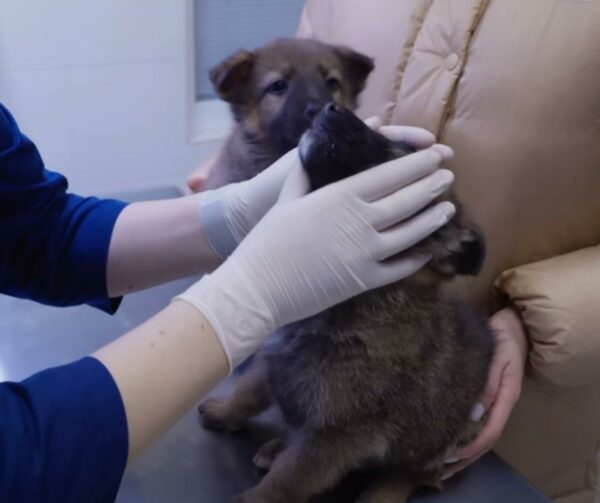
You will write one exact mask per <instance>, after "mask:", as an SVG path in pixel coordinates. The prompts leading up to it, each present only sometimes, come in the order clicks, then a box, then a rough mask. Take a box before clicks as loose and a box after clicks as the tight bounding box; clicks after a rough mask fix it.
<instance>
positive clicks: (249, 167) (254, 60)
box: [205, 39, 373, 189]
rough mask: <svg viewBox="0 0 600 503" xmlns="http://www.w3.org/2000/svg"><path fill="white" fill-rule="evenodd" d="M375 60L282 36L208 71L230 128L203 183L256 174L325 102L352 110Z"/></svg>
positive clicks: (298, 134)
mask: <svg viewBox="0 0 600 503" xmlns="http://www.w3.org/2000/svg"><path fill="white" fill-rule="evenodd" d="M372 70H373V61H372V60H371V59H370V58H368V57H367V56H364V55H362V54H360V53H357V52H355V51H353V50H351V49H348V48H346V47H340V46H331V45H327V44H322V43H320V42H317V41H315V40H301V39H281V40H277V41H275V42H273V43H271V44H269V45H266V46H264V47H261V48H260V49H257V50H256V51H253V52H250V51H239V52H237V53H236V54H234V55H233V56H231V57H229V58H228V59H226V60H225V61H223V62H222V63H221V64H220V65H218V66H217V67H215V68H214V69H212V70H211V73H210V78H211V80H212V82H213V85H214V87H215V89H216V90H217V93H218V94H219V96H220V97H221V98H222V99H223V100H225V101H227V102H228V103H229V104H230V106H231V111H232V113H233V118H234V121H235V124H234V129H233V131H232V133H231V135H230V136H229V138H228V139H227V142H226V144H225V146H224V148H223V149H222V151H221V155H220V158H219V159H218V160H217V162H216V163H215V166H216V169H214V170H213V172H212V173H211V175H210V176H209V179H208V180H207V182H206V185H205V188H208V189H211V188H215V187H219V186H221V185H225V184H227V183H231V182H237V181H241V180H246V179H247V178H248V177H249V176H254V175H256V174H257V173H259V172H260V171H262V170H263V169H265V168H266V167H268V166H269V165H271V164H272V163H273V162H274V161H276V160H277V159H278V158H279V157H281V156H282V155H283V154H285V153H286V152H287V151H288V150H291V149H292V148H294V147H296V145H297V144H298V141H299V140H300V137H301V136H302V133H304V131H306V129H307V128H308V127H309V126H310V122H311V121H312V119H313V118H314V116H315V115H316V114H317V113H318V112H319V111H320V110H321V108H322V107H323V105H324V104H325V103H327V102H331V101H332V102H335V103H339V104H340V105H343V106H346V107H349V108H353V107H354V106H355V105H356V98H357V96H358V95H359V93H360V92H361V91H362V89H363V87H364V85H365V82H366V79H367V77H368V75H369V74H370V73H371V71H372Z"/></svg>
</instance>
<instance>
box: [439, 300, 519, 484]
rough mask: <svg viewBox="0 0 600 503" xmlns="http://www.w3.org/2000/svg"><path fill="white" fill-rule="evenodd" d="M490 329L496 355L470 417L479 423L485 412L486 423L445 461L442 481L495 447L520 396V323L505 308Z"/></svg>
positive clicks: (493, 321)
mask: <svg viewBox="0 0 600 503" xmlns="http://www.w3.org/2000/svg"><path fill="white" fill-rule="evenodd" d="M490 325H491V327H492V330H493V331H494V333H495V335H496V351H495V353H494V358H493V360H492V366H491V368H490V373H489V376H488V381H487V384H486V387H485V391H484V393H483V396H482V398H481V402H480V403H479V404H477V405H476V406H475V407H474V409H473V415H472V416H473V417H472V418H473V419H474V420H479V419H480V418H481V416H482V415H483V413H485V412H486V411H487V413H488V419H487V423H486V425H485V427H484V428H483V429H482V430H481V432H480V433H479V435H478V436H477V438H476V439H475V440H474V441H473V442H471V444H469V445H468V446H466V447H464V448H463V449H461V450H459V451H457V452H456V454H455V455H454V456H453V457H452V458H451V459H449V460H448V469H447V470H446V473H445V475H444V479H447V478H450V477H451V476H452V475H454V474H455V473H457V472H459V471H461V470H463V469H464V468H466V467H467V466H469V465H470V464H472V463H474V462H475V461H477V460H478V459H479V458H480V457H481V456H483V455H484V454H485V453H486V452H488V451H489V450H491V449H492V448H493V447H494V445H495V444H496V442H497V441H498V439H499V438H500V435H501V434H502V432H503V431H504V427H505V426H506V423H507V421H508V418H509V417H510V413H511V412H512V409H513V407H514V406H515V404H516V403H517V401H518V400H519V397H520V395H521V385H522V383H523V375H524V372H525V362H526V359H527V338H526V335H525V328H524V327H523V323H522V321H521V319H520V318H519V315H518V314H517V313H516V312H515V311H514V310H513V309H512V308H505V309H502V310H501V311H498V312H497V313H496V314H494V316H492V318H491V319H490ZM477 416H479V417H477Z"/></svg>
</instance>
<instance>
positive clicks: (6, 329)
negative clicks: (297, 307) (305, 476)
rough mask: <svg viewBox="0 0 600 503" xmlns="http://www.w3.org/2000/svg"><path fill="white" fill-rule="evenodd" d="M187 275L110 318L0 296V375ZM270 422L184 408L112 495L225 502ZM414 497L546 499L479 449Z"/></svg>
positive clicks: (166, 294)
mask: <svg viewBox="0 0 600 503" xmlns="http://www.w3.org/2000/svg"><path fill="white" fill-rule="evenodd" d="M175 194H177V192H176V191H175V190H174V189H165V190H162V191H153V192H147V193H140V194H124V195H121V197H123V198H124V199H130V200H131V199H141V198H161V197H170V196H172V195H175ZM193 280H194V279H193V278H192V279H187V280H182V281H176V282H173V283H169V284H166V285H163V286H161V287H158V288H153V289H150V290H147V291H145V292H140V293H137V294H133V295H130V296H129V297H127V298H126V299H124V301H123V304H122V306H121V308H120V309H119V311H118V313H117V314H116V315H115V316H112V317H111V316H107V315H106V314H104V313H101V312H99V311H96V310H95V309H92V308H90V307H86V306H82V307H73V308H67V309H57V308H51V307H47V306H41V305H38V304H35V303H33V302H29V301H23V300H18V299H11V298H8V297H4V296H0V380H20V379H22V378H24V377H27V376H28V375H30V374H32V373H34V372H36V371H38V370H41V369H43V368H46V367H49V366H54V365H60V364H63V363H67V362H69V361H72V360H74V359H77V358H80V357H82V356H85V355H87V354H89V353H91V352H93V351H94V350H96V349H97V348H99V347H101V346H103V345H104V344H106V343H108V342H109V341H111V340H113V339H115V338H116V337H118V336H119V335H121V334H123V333H124V332H126V331H127V330H129V329H131V328H133V327H134V326H136V325H138V324H139V323H141V322H142V321H144V320H145V319H147V318H148V317H149V316H151V315H152V314H153V313H155V312H157V311H158V310H160V309H161V308H162V307H163V306H165V305H166V304H167V303H168V302H169V299H171V298H172V297H173V296H174V295H176V294H178V293H180V292H181V291H182V290H183V289H184V288H186V286H187V285H189V284H190V283H191V282H192V281H193ZM230 386H231V381H228V382H226V383H223V384H222V385H221V386H219V387H218V388H217V389H216V390H215V393H216V394H219V393H224V392H226V391H227V389H228V388H229V387H230ZM148 413H149V414H151V413H152V411H148ZM277 421H278V418H277V417H276V416H275V415H274V413H270V414H267V415H266V416H263V417H261V418H259V421H257V423H256V425H255V426H254V427H253V428H252V430H251V432H250V434H248V435H244V436H225V435H216V434H212V433H208V432H205V431H204V430H202V429H201V428H200V426H199V424H198V420H197V414H196V411H195V410H194V411H190V412H189V413H188V414H187V415H186V416H185V417H184V418H183V419H182V420H181V421H180V422H179V423H178V424H177V425H176V426H175V427H173V428H172V429H171V431H170V432H169V433H168V434H167V435H165V436H164V437H163V438H162V439H161V440H160V441H158V442H157V443H156V444H155V445H154V446H153V447H152V448H151V449H149V450H148V451H147V452H146V453H145V454H144V455H143V456H142V457H141V458H140V459H139V460H138V462H137V463H136V464H135V466H133V467H132V468H130V469H129V470H128V471H127V473H126V474H125V477H124V479H123V483H122V487H121V490H120V492H119V496H118V498H117V501H118V502H119V503H188V502H190V503H191V502H194V503H198V502H201V503H225V502H228V501H229V500H230V499H231V498H232V496H234V495H236V494H238V493H240V492H241V491H243V490H244V489H246V488H248V487H250V486H252V485H254V484H256V483H257V482H258V481H259V480H260V474H259V473H258V472H257V471H255V470H254V469H253V467H252V463H251V459H252V456H253V454H254V452H255V449H256V448H257V447H258V445H260V443H261V441H262V440H264V439H266V438H268V436H269V435H270V433H271V432H270V429H269V428H268V426H267V425H269V424H273V423H276V422H277ZM350 486H352V481H350ZM348 492H349V493H351V492H352V491H351V490H349V491H348ZM343 494H345V491H342V492H341V493H336V495H335V496H327V497H325V498H321V499H320V501H330V502H335V503H345V502H346V501H352V498H350V497H348V496H344V495H343ZM415 501H418V502H421V503H441V502H444V503H458V502H461V503H467V502H476V503H507V502H511V503H530V502H531V503H537V502H539V503H543V502H547V501H549V500H546V499H545V498H543V497H541V496H539V495H537V494H536V493H535V491H534V490H533V489H532V488H531V487H530V486H529V485H528V484H527V483H526V482H525V481H523V480H522V479H521V478H520V477H519V476H518V475H516V474H515V473H514V472H512V470H510V469H509V468H508V467H507V466H506V465H504V464H503V463H502V462H501V461H500V460H499V459H498V458H496V457H495V456H486V457H485V458H484V459H483V460H481V461H480V462H479V463H478V464H477V465H476V466H475V467H473V468H472V469H470V470H467V472H466V473H465V474H464V475H462V476H460V477H457V479H456V480H455V481H452V482H451V483H450V484H448V489H447V490H446V491H445V492H444V493H443V494H423V495H420V496H418V497H417V498H415Z"/></svg>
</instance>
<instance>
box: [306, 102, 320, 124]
mask: <svg viewBox="0 0 600 503" xmlns="http://www.w3.org/2000/svg"><path fill="white" fill-rule="evenodd" d="M319 110H321V107H320V106H319V105H317V104H316V103H309V104H308V105H306V107H305V108H304V117H306V118H307V119H308V120H312V119H314V118H315V116H316V115H317V114H318V113H319Z"/></svg>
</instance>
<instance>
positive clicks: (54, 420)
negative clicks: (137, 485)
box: [0, 357, 129, 503]
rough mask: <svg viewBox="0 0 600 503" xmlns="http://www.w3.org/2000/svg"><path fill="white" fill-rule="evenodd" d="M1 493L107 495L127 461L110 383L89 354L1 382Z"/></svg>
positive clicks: (98, 498)
mask: <svg viewBox="0 0 600 503" xmlns="http://www.w3.org/2000/svg"><path fill="white" fill-rule="evenodd" d="M0 411H2V412H1V414H0V501H14V502H21V501H22V502H30V501H44V502H47V503H53V502H57V503H59V502H60V503H69V502H73V503H75V502H76V503H81V502H86V503H96V502H98V503H100V502H102V503H104V502H109V501H114V500H115V497H116V494H117V491H118V488H119V484H120V482H121V478H122V476H123V472H124V470H125V465H126V463H127V453H128V449H129V445H128V432H127V420H126V416H125V410H124V407H123V402H122V400H121V396H120V394H119V391H118V389H117V386H116V384H115V382H114V380H113V378H112V376H111V375H110V373H109V372H108V370H106V368H105V367H104V366H103V365H102V364H101V363H100V362H99V361H98V360H96V359H94V358H90V357H88V358H83V359H82V360H79V361H77V362H75V363H71V364H69V365H64V366H62V367H56V368H52V369H48V370H45V371H43V372H40V373H38V374H35V375H33V376H32V377H30V378H28V379H26V380H24V381H23V382H21V383H10V382H7V383H2V384H0Z"/></svg>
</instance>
